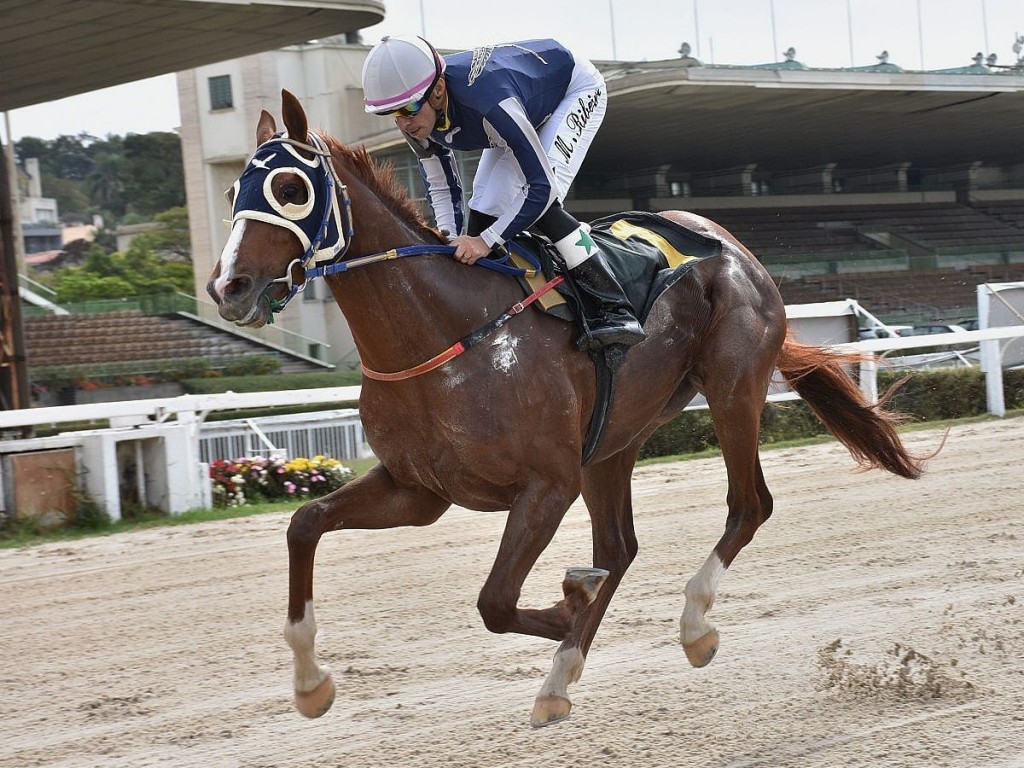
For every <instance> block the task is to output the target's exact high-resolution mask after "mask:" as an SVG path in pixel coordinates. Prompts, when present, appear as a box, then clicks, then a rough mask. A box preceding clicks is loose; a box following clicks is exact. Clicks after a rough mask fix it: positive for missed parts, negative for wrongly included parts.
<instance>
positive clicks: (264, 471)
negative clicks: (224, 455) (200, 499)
mask: <svg viewBox="0 0 1024 768" xmlns="http://www.w3.org/2000/svg"><path fill="white" fill-rule="evenodd" d="M353 477H355V472H353V471H352V470H351V469H349V468H348V467H345V466H343V465H342V463H341V462H340V461H338V460H337V459H329V458H326V457H324V456H314V457H313V458H312V459H306V458H298V459H289V460H285V459H268V458H263V457H259V456H256V457H252V458H249V457H243V458H240V459H235V460H234V461H228V460H227V459H217V460H216V461H214V462H212V463H211V464H210V480H211V482H212V483H213V506H214V507H240V506H242V505H243V504H253V503H257V502H263V501H279V500H285V499H294V498H299V499H302V498H316V497H318V496H323V495H324V494H326V493H330V492H331V491H333V490H335V489H336V488H340V487H341V486H343V485H344V484H345V483H347V482H348V481H349V480H351V479H352V478H353Z"/></svg>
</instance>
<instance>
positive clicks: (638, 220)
mask: <svg viewBox="0 0 1024 768" xmlns="http://www.w3.org/2000/svg"><path fill="white" fill-rule="evenodd" d="M590 236H591V237H592V238H594V241H595V242H596V243H597V244H598V246H600V248H601V250H602V251H603V253H604V255H605V258H606V260H607V261H608V264H609V266H610V267H611V269H612V272H614V273H615V276H616V277H617V278H618V279H619V283H620V284H621V285H622V289H623V292H624V293H625V294H626V298H628V299H629V301H630V303H631V304H632V305H633V309H634V311H635V312H636V315H637V319H638V320H640V322H641V323H642V322H643V321H644V320H645V319H646V317H647V315H648V314H649V313H650V310H651V306H652V305H653V304H654V301H655V300H656V299H657V298H658V297H659V296H660V295H661V294H662V293H664V292H665V291H666V290H667V289H668V288H669V287H670V286H671V285H672V284H673V283H675V282H676V281H677V280H678V279H679V278H680V277H682V276H683V275H684V274H686V272H687V271H688V270H689V269H690V268H692V267H693V265H694V264H696V263H697V262H699V261H700V260H701V259H705V258H708V257H709V256H714V255H716V254H719V253H721V250H722V244H721V242H719V241H718V240H716V239H714V238H711V237H707V236H705V235H702V234H700V233H698V232H693V231H691V230H689V229H686V228H685V227H683V226H681V225H679V224H676V223H675V222H674V221H670V220H669V219H666V218H665V217H663V216H659V215H658V214H655V213H647V212H644V211H629V212H627V213H619V214H615V215H614V216H608V217H606V218H603V219H598V220H597V221H595V222H593V223H592V224H591V229H590Z"/></svg>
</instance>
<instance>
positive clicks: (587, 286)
mask: <svg viewBox="0 0 1024 768" xmlns="http://www.w3.org/2000/svg"><path fill="white" fill-rule="evenodd" d="M569 274H570V275H571V276H572V278H573V279H574V280H575V282H576V285H577V286H579V288H580V290H581V291H582V292H583V293H584V294H585V296H584V297H583V303H584V305H585V306H586V311H585V314H586V319H587V325H588V326H589V327H590V338H591V339H592V340H593V341H594V342H597V344H598V345H599V346H602V347H605V346H608V345H609V344H624V345H625V346H627V347H630V346H633V345H634V344H638V343H639V342H641V341H643V340H644V339H645V338H647V334H645V333H644V329H643V328H642V327H641V325H640V323H639V322H638V321H637V319H636V316H635V315H634V313H633V307H632V306H631V305H630V303H629V300H628V299H627V298H626V296H625V294H624V293H623V292H622V286H621V285H619V281H618V280H616V279H615V275H613V274H612V272H611V270H610V269H609V268H608V265H607V263H605V260H604V256H603V255H602V253H601V251H600V250H598V251H596V252H595V253H594V254H593V255H591V256H590V258H589V259H587V260H586V261H584V262H582V263H580V264H578V265H576V266H575V267H573V268H572V269H571V270H570V271H569ZM586 341H587V338H586V335H584V337H583V338H582V339H581V342H583V344H585V343H586ZM581 346H582V344H581Z"/></svg>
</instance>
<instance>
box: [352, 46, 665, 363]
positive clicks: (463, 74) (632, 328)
mask: <svg viewBox="0 0 1024 768" xmlns="http://www.w3.org/2000/svg"><path fill="white" fill-rule="evenodd" d="M362 79H363V96H364V103H365V105H366V111H367V112H370V113H372V114H376V115H384V116H389V117H394V119H395V123H396V124H397V126H398V128H399V129H400V130H401V131H402V133H403V135H404V136H405V138H406V141H407V142H408V143H409V146H410V147H412V149H413V151H414V152H415V153H416V155H417V157H418V158H419V165H420V172H421V174H422V176H423V180H424V183H425V185H426V189H427V197H428V199H429V200H430V205H431V208H433V211H434V217H435V219H436V220H437V226H438V228H439V229H441V230H442V231H444V232H445V233H446V234H448V236H449V240H450V242H451V244H452V245H454V246H455V248H456V250H455V258H456V259H458V260H459V261H461V262H463V263H465V264H473V263H474V262H476V261H477V260H478V259H480V258H482V257H484V256H486V255H487V254H488V253H490V252H491V249H493V248H496V247H499V246H501V245H502V244H503V243H505V241H507V240H509V239H510V238H512V237H514V236H515V235H517V234H519V233H521V232H524V231H525V230H527V229H529V228H530V227H532V226H536V228H537V229H538V230H539V231H540V232H541V233H543V234H544V235H545V236H547V237H548V238H549V239H550V240H551V242H552V243H554V246H555V248H556V250H557V251H558V253H559V255H560V256H561V258H562V259H563V260H564V262H565V265H566V267H567V268H568V269H569V270H570V271H571V274H572V277H573V278H574V280H575V283H576V285H578V286H579V287H580V288H581V289H582V290H583V292H584V293H585V294H587V297H588V301H586V302H584V303H585V304H593V305H594V306H593V307H588V309H587V312H586V314H587V322H588V325H589V326H590V335H591V337H592V339H593V341H594V342H596V343H597V344H599V345H608V344H625V345H632V344H636V343H637V342H639V341H643V339H644V337H645V336H644V331H643V328H641V326H640V323H639V322H637V320H636V317H635V315H634V310H633V308H632V307H631V306H630V303H629V301H628V300H627V299H626V297H625V296H624V294H623V292H622V287H621V286H620V285H619V283H618V281H617V280H616V278H615V276H614V275H613V274H612V272H611V271H610V270H609V268H608V265H607V263H606V262H605V260H604V258H603V256H602V254H601V252H600V250H599V249H598V248H597V246H596V245H595V243H594V241H593V240H592V239H591V237H590V235H589V233H588V229H587V227H585V226H581V225H580V222H579V221H577V220H576V218H574V217H573V216H572V215H571V214H570V213H569V212H568V211H566V210H565V209H564V208H563V207H562V201H563V200H564V199H565V196H566V193H567V192H568V190H569V185H570V184H571V183H572V181H573V179H574V178H575V177H576V173H577V172H578V171H579V168H580V165H581V164H582V162H583V157H584V156H585V155H586V153H587V149H588V148H589V147H590V143H591V141H592V140H593V138H594V135H595V134H596V132H597V129H598V126H599V125H600V124H601V121H602V120H603V118H604V113H605V107H606V104H607V101H608V95H607V93H606V90H605V82H604V78H603V77H602V76H601V74H600V73H599V72H598V71H597V69H596V68H595V67H594V65H593V64H591V63H590V62H589V61H587V60H585V59H580V58H576V57H574V56H573V54H572V53H570V52H569V51H568V50H567V49H566V48H564V47H563V46H562V45H560V44H559V43H557V42H556V41H554V40H527V41H523V42H518V43H508V44H503V45H494V46H486V47H482V48H476V49H474V50H472V51H465V52H462V53H456V54H452V55H450V56H445V57H442V56H440V55H439V54H438V53H437V51H436V50H435V49H434V47H433V46H432V45H430V44H429V43H428V42H427V41H425V40H423V39H422V38H419V37H397V36H396V37H385V38H384V39H383V40H381V41H380V42H379V43H378V44H377V45H375V46H374V47H373V49H372V50H371V51H370V53H369V55H368V56H367V57H366V61H365V62H364V64H363V78H362ZM475 149H480V150H483V152H482V153H481V155H480V163H479V165H478V166H477V171H476V176H475V179H474V182H473V195H472V198H471V199H470V201H469V217H468V221H466V222H465V226H464V222H463V203H462V182H461V180H460V178H459V174H458V169H457V166H456V164H455V159H454V156H453V153H452V151H453V150H475Z"/></svg>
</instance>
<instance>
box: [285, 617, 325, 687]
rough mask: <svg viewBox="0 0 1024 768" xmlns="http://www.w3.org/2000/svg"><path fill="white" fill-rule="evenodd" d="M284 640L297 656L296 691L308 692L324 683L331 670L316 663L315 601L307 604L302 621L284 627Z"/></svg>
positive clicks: (288, 623) (286, 624)
mask: <svg viewBox="0 0 1024 768" xmlns="http://www.w3.org/2000/svg"><path fill="white" fill-rule="evenodd" d="M284 639H285V640H286V641H287V642H288V645H290V646H291V649H292V653H293V654H294V655H295V690H296V691H302V692H308V691H312V690H313V689H314V688H316V687H317V686H318V685H320V683H322V682H323V681H324V680H325V679H326V678H327V675H329V674H330V670H327V669H324V668H322V667H320V665H319V664H317V663H316V650H315V644H316V621H315V620H314V619H313V601H312V600H309V601H307V602H306V609H305V611H304V612H303V616H302V621H298V622H296V623H294V624H292V623H291V622H290V621H287V622H285V625H284Z"/></svg>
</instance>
